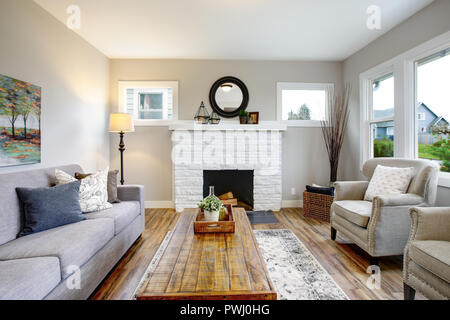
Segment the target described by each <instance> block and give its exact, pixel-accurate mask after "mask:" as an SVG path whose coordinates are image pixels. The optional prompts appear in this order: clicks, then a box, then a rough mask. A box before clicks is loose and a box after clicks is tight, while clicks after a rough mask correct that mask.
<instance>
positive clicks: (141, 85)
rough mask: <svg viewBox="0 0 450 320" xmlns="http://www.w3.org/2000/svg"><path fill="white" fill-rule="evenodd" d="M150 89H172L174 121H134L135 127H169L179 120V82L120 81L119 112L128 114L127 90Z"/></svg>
mask: <svg viewBox="0 0 450 320" xmlns="http://www.w3.org/2000/svg"><path fill="white" fill-rule="evenodd" d="M136 88H137V89H149V88H171V89H172V97H173V105H172V112H173V115H172V119H171V120H159V119H134V125H135V126H137V127H147V126H169V125H171V124H172V123H173V122H174V121H177V120H178V81H119V102H118V104H119V112H124V113H126V112H127V106H126V103H125V92H126V90H127V89H136Z"/></svg>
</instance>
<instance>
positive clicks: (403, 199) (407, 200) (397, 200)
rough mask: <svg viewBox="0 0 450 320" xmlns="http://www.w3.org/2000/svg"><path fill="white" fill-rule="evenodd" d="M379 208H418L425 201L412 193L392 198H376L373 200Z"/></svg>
mask: <svg viewBox="0 0 450 320" xmlns="http://www.w3.org/2000/svg"><path fill="white" fill-rule="evenodd" d="M373 201H374V202H378V205H379V206H380V207H398V206H418V205H422V204H424V203H425V199H424V198H423V197H421V196H419V195H417V194H414V193H405V194H399V195H392V196H377V197H375V198H374V200H373Z"/></svg>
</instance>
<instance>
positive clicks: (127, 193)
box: [117, 185, 145, 215]
mask: <svg viewBox="0 0 450 320" xmlns="http://www.w3.org/2000/svg"><path fill="white" fill-rule="evenodd" d="M117 197H118V198H119V199H120V200H121V201H139V203H140V204H141V214H143V215H145V189H144V186H141V185H126V186H117Z"/></svg>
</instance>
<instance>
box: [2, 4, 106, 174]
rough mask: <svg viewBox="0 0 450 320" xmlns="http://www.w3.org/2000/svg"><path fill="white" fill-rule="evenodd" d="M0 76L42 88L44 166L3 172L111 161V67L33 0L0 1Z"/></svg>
mask: <svg viewBox="0 0 450 320" xmlns="http://www.w3.org/2000/svg"><path fill="white" fill-rule="evenodd" d="M0 43H1V45H0V46H1V49H0V74H3V75H6V76H10V77H13V78H16V79H20V80H23V81H27V82H30V83H32V84H35V85H38V86H40V87H42V115H41V117H42V118H41V119H42V123H41V124H42V137H41V138H42V156H41V161H42V162H41V164H39V165H28V166H20V167H8V168H0V173H4V172H11V171H18V170H27V169H34V168H37V167H50V166H59V165H64V164H70V163H78V164H80V165H81V166H82V167H83V168H84V169H85V170H88V171H92V170H96V169H97V168H101V167H104V166H106V165H107V164H108V162H109V136H108V133H107V123H108V120H107V119H108V113H109V108H108V94H109V93H108V90H109V62H108V59H107V58H106V57H105V56H104V55H103V54H101V53H100V52H99V51H98V50H96V49H95V48H93V47H92V46H90V45H89V44H88V43H87V42H86V41H84V40H83V39H81V38H80V37H79V36H78V35H76V34H75V33H74V32H73V31H71V30H69V29H68V28H66V26H65V25H63V24H62V23H61V22H59V21H58V20H56V19H55V18H54V17H53V16H51V15H50V14H49V13H47V12H46V11H45V10H43V9H42V8H41V7H39V6H38V5H37V4H35V3H34V2H33V1H29V0H1V1H0Z"/></svg>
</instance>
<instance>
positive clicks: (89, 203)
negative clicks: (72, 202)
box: [55, 168, 113, 213]
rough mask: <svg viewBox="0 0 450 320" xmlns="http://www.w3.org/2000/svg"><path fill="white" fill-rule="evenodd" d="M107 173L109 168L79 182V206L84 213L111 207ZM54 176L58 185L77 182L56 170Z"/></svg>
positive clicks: (68, 175)
mask: <svg viewBox="0 0 450 320" xmlns="http://www.w3.org/2000/svg"><path fill="white" fill-rule="evenodd" d="M108 171H109V168H106V169H105V170H102V171H98V172H97V173H95V174H93V175H90V176H88V177H86V178H84V179H82V180H81V186H80V206H81V211H83V212H84V213H88V212H94V211H101V210H105V209H110V208H112V207H113V206H112V204H110V203H109V202H108V187H107V186H108ZM55 176H56V183H57V184H58V185H61V184H66V183H70V182H73V181H77V179H76V178H75V177H72V176H71V175H70V174H68V173H66V172H64V171H61V170H58V169H56V171H55Z"/></svg>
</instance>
